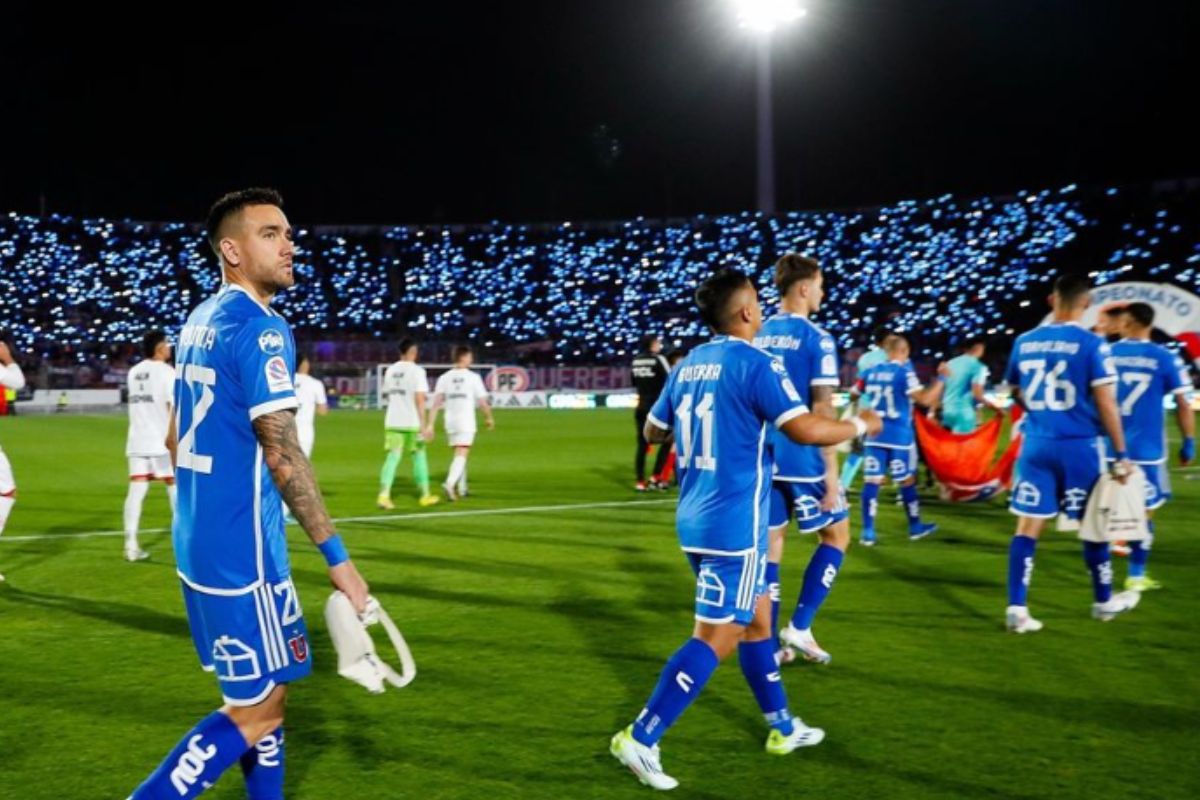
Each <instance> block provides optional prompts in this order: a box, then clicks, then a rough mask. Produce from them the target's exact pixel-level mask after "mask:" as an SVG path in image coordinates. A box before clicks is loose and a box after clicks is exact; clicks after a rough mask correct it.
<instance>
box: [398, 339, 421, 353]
mask: <svg viewBox="0 0 1200 800" xmlns="http://www.w3.org/2000/svg"><path fill="white" fill-rule="evenodd" d="M416 346H417V340H416V339H401V340H400V355H404V354H405V353H407V352H408V351H409V350H411V349H413V348H414V347H416Z"/></svg>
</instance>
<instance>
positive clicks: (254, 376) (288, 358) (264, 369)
mask: <svg viewBox="0 0 1200 800" xmlns="http://www.w3.org/2000/svg"><path fill="white" fill-rule="evenodd" d="M233 349H234V353H233V355H234V359H235V369H236V371H237V373H238V377H239V379H240V380H241V384H242V391H243V392H245V395H246V396H245V398H244V399H245V401H246V406H247V407H248V408H249V409H250V419H252V420H253V419H257V418H258V417H261V416H262V415H263V414H269V413H271V412H272V411H280V410H283V409H287V408H295V407H296V406H297V405H299V402H298V401H297V399H296V375H295V366H294V365H295V363H296V345H295V343H294V342H293V341H292V332H291V331H290V330H289V329H288V326H287V323H286V322H284V321H283V320H282V319H281V318H279V317H262V318H261V319H255V320H251V321H249V322H247V323H246V324H245V325H244V326H243V327H242V330H241V331H240V332H239V333H238V335H237V337H236V338H235V339H234V343H233Z"/></svg>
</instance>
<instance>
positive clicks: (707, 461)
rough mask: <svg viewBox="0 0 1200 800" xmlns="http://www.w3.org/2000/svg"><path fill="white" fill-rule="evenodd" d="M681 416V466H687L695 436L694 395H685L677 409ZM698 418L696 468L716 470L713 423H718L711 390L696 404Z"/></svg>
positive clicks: (678, 414)
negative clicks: (698, 449) (693, 424)
mask: <svg viewBox="0 0 1200 800" xmlns="http://www.w3.org/2000/svg"><path fill="white" fill-rule="evenodd" d="M675 415H676V416H677V417H679V466H680V467H681V468H686V467H687V465H688V462H689V461H690V460H691V458H692V445H693V444H695V436H694V435H693V434H694V432H693V430H692V396H691V395H685V396H684V398H683V400H682V401H680V403H679V408H677V409H676V410H675ZM695 416H696V419H697V420H698V421H699V423H700V448H701V451H700V452H699V453H697V454H696V469H704V470H710V471H713V470H716V468H717V459H716V457H714V456H713V455H712V445H713V425H715V424H716V420H715V419H714V416H715V415H714V413H713V394H712V392H709V393H708V394H706V395H704V397H702V398H701V399H700V402H699V403H697V404H696V413H695Z"/></svg>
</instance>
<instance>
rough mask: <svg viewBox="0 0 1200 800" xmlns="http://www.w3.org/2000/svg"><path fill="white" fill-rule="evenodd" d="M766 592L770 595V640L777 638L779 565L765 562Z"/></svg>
mask: <svg viewBox="0 0 1200 800" xmlns="http://www.w3.org/2000/svg"><path fill="white" fill-rule="evenodd" d="M765 577H766V583H767V594H768V595H770V597H771V641H775V640H776V639H778V638H779V565H778V564H776V563H775V562H773V561H768V562H767V571H766V576H765Z"/></svg>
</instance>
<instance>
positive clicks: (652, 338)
mask: <svg viewBox="0 0 1200 800" xmlns="http://www.w3.org/2000/svg"><path fill="white" fill-rule="evenodd" d="M657 341H658V336H657V335H655V334H653V333H647V334H646V335H645V336H643V337H642V338H641V341H640V342H639V343H638V346H639V347H641V348H642V349H643V350H649V349H650V345H652V344H654V343H655V342H657Z"/></svg>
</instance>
